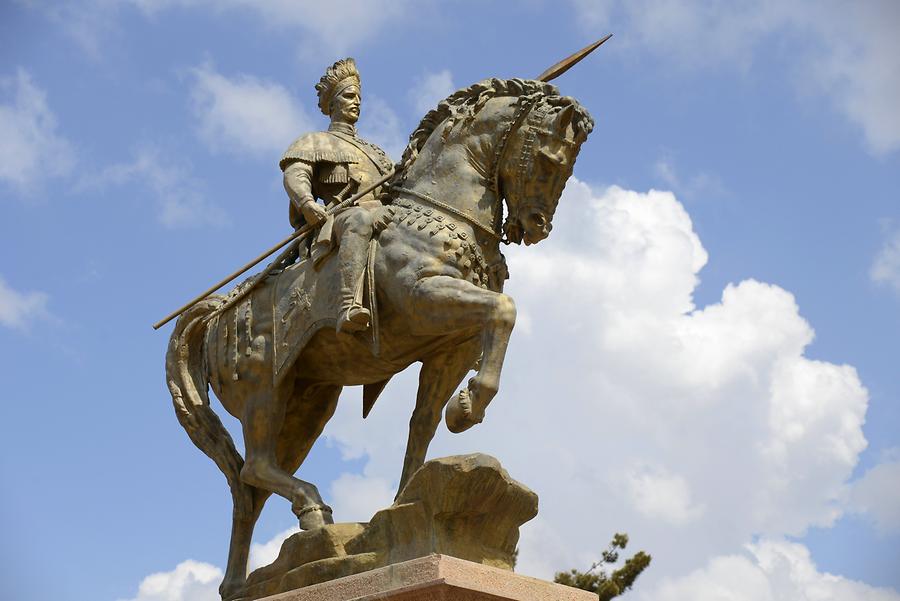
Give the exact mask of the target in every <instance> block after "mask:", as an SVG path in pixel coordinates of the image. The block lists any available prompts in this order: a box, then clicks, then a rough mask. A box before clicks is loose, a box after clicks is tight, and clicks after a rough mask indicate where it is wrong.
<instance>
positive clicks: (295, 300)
mask: <svg viewBox="0 0 900 601" xmlns="http://www.w3.org/2000/svg"><path fill="white" fill-rule="evenodd" d="M376 248H377V243H376V240H375V239H374V238H373V239H372V240H370V241H369V246H368V250H367V253H366V268H365V271H364V273H363V282H362V286H361V287H360V290H359V292H358V295H359V297H360V298H359V300H360V301H361V304H362V306H364V307H365V308H367V309H368V310H369V312H370V313H371V315H372V316H371V324H372V325H371V327H370V328H369V329H368V330H366V331H365V332H360V333H359V334H355V335H356V336H360V337H364V338H365V339H366V341H367V342H368V344H369V345H370V348H371V350H372V354H374V355H378V352H379V335H378V310H377V309H378V307H377V306H376V301H375V270H374V264H375V251H376ZM335 257H336V254H335V253H329V254H328V256H326V257H323V258H322V259H321V260H320V261H317V260H315V259H314V258H313V257H310V256H306V257H304V258H302V259H301V260H300V261H299V262H298V263H295V264H293V265H290V266H288V267H286V268H285V269H284V270H283V271H282V272H281V273H280V274H278V275H277V278H276V281H275V290H274V298H273V305H274V307H273V311H272V321H273V324H272V335H273V344H274V357H275V365H274V372H273V376H274V379H275V384H276V385H277V384H279V383H280V381H281V378H282V377H283V374H284V373H285V372H287V371H288V368H289V367H290V366H291V365H292V364H293V363H294V361H296V360H297V358H298V357H299V356H300V354H301V353H302V352H303V349H304V348H305V347H306V344H307V343H308V342H309V340H310V339H311V338H312V337H313V335H314V334H315V333H316V332H318V331H319V330H321V329H323V328H331V329H334V328H335V325H336V323H337V315H338V311H339V309H340V302H341V281H340V278H341V275H340V270H339V266H338V261H337V260H335Z"/></svg>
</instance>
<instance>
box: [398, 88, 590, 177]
mask: <svg viewBox="0 0 900 601" xmlns="http://www.w3.org/2000/svg"><path fill="white" fill-rule="evenodd" d="M532 95H539V96H541V97H542V101H547V102H549V103H550V104H553V105H554V106H568V105H574V106H575V108H576V113H577V115H578V118H577V119H576V120H575V123H574V125H575V128H576V134H577V135H581V136H583V138H584V137H587V135H588V134H589V133H590V132H591V130H592V129H593V126H594V121H593V119H592V118H591V116H590V115H589V114H588V112H587V111H586V110H585V109H584V107H582V106H581V105H580V104H579V103H578V102H577V101H576V100H575V99H574V98H571V97H568V96H560V95H559V89H558V88H557V87H556V86H554V85H552V84H549V83H546V82H543V81H538V80H533V79H518V78H514V79H497V78H492V79H485V80H482V81H479V82H478V83H476V84H473V85H471V86H469V87H467V88H462V89H460V90H457V91H456V92H454V93H452V94H451V95H450V96H448V97H447V98H445V99H444V100H442V101H441V102H440V103H438V105H437V108H435V109H433V110H431V111H428V113H427V114H426V115H425V116H424V117H423V118H422V121H421V122H420V123H419V126H418V127H416V129H415V130H414V131H413V133H412V134H411V135H410V136H409V143H408V144H407V145H406V149H405V150H404V151H403V157H402V158H401V159H400V163H399V165H398V169H397V170H396V173H397V176H396V177H395V178H394V181H392V182H391V183H392V184H394V183H396V182H397V180H402V179H403V177H404V173H405V172H406V169H407V168H408V167H409V166H410V165H411V164H412V163H413V161H415V160H416V157H418V156H419V151H420V150H421V149H422V147H423V146H425V142H426V141H427V140H428V138H429V136H431V134H432V133H433V132H434V130H435V129H436V128H437V127H438V126H439V125H440V124H441V123H443V122H444V121H446V120H448V119H450V120H452V121H451V123H450V127H452V126H453V122H455V121H457V120H462V121H471V120H472V119H474V118H475V115H477V114H478V111H480V110H481V109H482V108H483V107H484V105H485V104H486V103H487V101H488V100H491V99H492V98H504V97H513V96H514V97H519V98H521V97H523V96H532ZM583 138H582V139H583Z"/></svg>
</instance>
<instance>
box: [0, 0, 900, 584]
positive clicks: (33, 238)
mask: <svg viewBox="0 0 900 601" xmlns="http://www.w3.org/2000/svg"><path fill="white" fill-rule="evenodd" d="M334 15H341V16H342V18H335V16H334ZM898 26H900V5H898V4H897V3H895V2H892V1H883V2H878V1H867V2H860V3H855V4H853V5H846V4H844V3H839V2H832V1H826V2H815V3H813V2H793V3H777V2H773V1H769V0H747V1H744V2H740V3H724V2H714V3H700V2H685V3H678V4H675V3H671V2H667V1H665V0H639V1H634V2H628V3H618V2H606V1H598V2H587V1H575V0H573V1H570V2H562V3H550V2H543V1H540V0H530V1H528V2H522V3H516V4H509V3H500V2H494V3H474V2H456V3H449V2H448V3H436V2H427V1H425V2H415V3H413V2H402V1H400V2H390V3H389V2H386V1H373V2H366V3H355V2H349V1H341V2H329V3H321V4H319V3H305V4H304V3H293V2H275V1H273V2H264V3H251V2H244V1H241V0H228V1H225V2H215V3H214V2H209V1H206V0H181V1H178V0H172V1H165V0H136V1H134V2H123V3H114V2H106V1H101V0H96V1H93V2H84V3H49V2H48V3H44V2H22V3H12V4H4V6H3V7H2V8H0V57H2V58H0V210H2V215H3V218H2V219H0V240H2V242H0V244H2V246H0V251H2V252H0V256H2V262H0V360H2V365H3V366H4V370H3V373H4V374H5V375H6V377H5V381H6V384H5V387H4V390H5V394H4V397H5V398H4V400H5V402H4V408H5V416H4V419H3V420H0V424H2V425H0V440H2V441H3V442H2V444H3V453H2V458H0V470H2V472H0V473H2V475H3V484H2V495H0V525H2V528H3V532H4V537H3V543H2V544H0V565H2V566H3V568H2V569H3V570H4V574H3V575H4V582H5V583H6V584H5V585H4V590H6V591H10V592H9V595H10V596H9V598H11V599H22V600H31V599H35V600H36V599H45V598H51V597H52V598H56V599H60V600H67V599H72V600H75V599H97V600H109V601H116V600H126V599H127V600H131V599H140V600H141V601H151V600H161V599H167V600H170V601H172V600H174V601H198V600H201V599H203V600H205V599H213V598H215V593H214V592H215V588H216V587H217V586H218V580H219V579H220V578H221V574H220V572H219V569H220V568H221V566H222V565H223V564H224V558H225V552H226V550H227V538H228V527H229V522H230V520H229V516H230V511H231V509H230V505H229V503H230V501H229V497H228V492H227V487H226V485H225V482H224V479H223V478H222V477H221V475H220V474H218V473H217V470H216V468H215V466H214V465H213V464H212V463H211V462H210V461H209V460H208V459H207V458H206V457H205V456H203V455H202V454H201V453H200V452H199V451H197V450H196V449H195V448H194V447H193V446H192V444H191V443H190V441H189V440H188V438H187V436H186V435H185V434H184V432H183V431H182V430H181V428H180V427H179V426H178V424H177V422H176V420H175V419H174V416H173V412H172V409H171V403H170V400H169V397H168V393H167V390H166V387H165V383H164V378H163V354H164V351H165V347H166V343H167V339H168V333H169V331H170V328H171V326H168V327H167V328H166V329H165V330H164V331H160V332H154V331H153V330H151V328H150V324H151V323H153V322H154V321H156V320H157V319H159V318H160V317H162V316H163V315H165V314H166V313H168V312H169V311H170V310H172V309H173V308H175V307H176V306H178V305H180V304H181V303H182V302H184V301H185V300H187V299H188V298H190V297H192V296H193V295H194V294H196V293H197V292H199V291H200V290H202V289H204V288H205V287H206V286H208V285H209V284H210V283H212V282H213V281H215V280H216V279H217V278H219V277H220V276H222V275H223V274H225V273H228V272H230V271H231V270H232V269H234V268H235V267H237V266H239V265H241V264H243V263H244V262H245V261H247V260H248V259H250V258H252V257H253V256H255V255H256V254H257V253H258V252H259V251H260V250H262V249H264V248H266V247H268V246H270V245H271V244H273V243H274V242H275V241H277V240H280V239H281V238H283V237H284V236H285V235H286V234H287V233H288V231H289V225H288V222H287V199H286V198H285V195H284V191H283V189H282V186H281V181H280V177H279V176H280V172H279V170H278V167H277V162H278V159H279V157H280V155H281V152H282V150H283V149H284V148H285V147H286V146H287V144H288V143H289V142H290V141H291V140H292V139H293V138H294V137H296V136H297V135H299V134H300V133H303V132H305V131H309V130H313V129H318V128H323V127H324V126H325V125H326V122H325V119H324V117H322V116H321V115H320V114H318V111H317V110H316V105H315V96H314V90H313V84H314V83H315V82H316V81H317V80H318V78H319V76H320V75H321V73H322V70H323V69H324V68H325V67H326V66H327V65H329V64H331V62H333V61H334V60H335V59H337V58H341V57H343V56H346V55H352V56H355V57H356V59H357V62H358V64H359V67H360V70H361V72H362V76H363V97H364V98H363V103H364V104H363V114H362V117H361V120H360V128H361V131H362V132H363V134H364V135H366V136H368V137H369V138H371V139H372V140H373V141H375V142H377V143H379V144H381V145H382V146H383V147H384V148H385V149H386V150H388V152H389V153H390V154H392V156H393V157H394V158H395V159H396V158H399V150H400V149H401V148H402V147H403V145H404V143H405V139H406V137H407V135H408V133H409V132H410V131H411V130H412V128H413V127H414V126H415V125H416V123H417V122H418V119H419V118H420V117H421V116H422V114H423V113H424V112H425V111H426V110H428V109H429V108H431V107H432V106H433V105H435V104H436V102H437V101H438V100H439V99H441V98H442V97H443V96H445V95H446V94H448V93H449V92H451V91H453V90H455V89H456V88H458V87H462V86H465V85H468V84H470V83H472V82H474V81H477V80H479V79H482V78H484V77H490V76H498V77H513V76H520V77H533V76H535V75H537V74H538V73H540V72H541V71H543V70H544V69H545V68H546V67H547V66H548V65H550V64H552V63H554V62H556V61H557V60H559V59H560V58H562V57H563V56H565V55H567V54H569V53H570V52H572V51H574V50H575V49H577V48H580V47H581V46H583V45H585V44H587V43H588V42H590V41H592V40H594V39H597V38H599V37H601V36H602V35H603V34H605V33H607V32H613V33H614V37H613V39H612V40H611V41H610V42H609V43H607V45H605V46H604V47H602V48H601V49H600V50H598V51H597V52H596V53H595V54H594V55H592V56H591V57H590V58H589V59H587V60H586V61H584V62H583V63H582V64H580V65H578V67H577V68H575V69H573V70H571V71H570V72H568V73H567V74H565V75H564V76H563V77H561V78H560V79H559V80H558V81H557V82H555V83H557V84H558V85H559V87H560V89H561V91H562V92H563V93H564V94H568V95H571V96H574V97H576V98H578V99H579V100H580V101H581V102H582V103H583V104H585V105H586V106H587V107H588V108H589V110H590V111H591V112H592V114H593V115H594V118H595V119H596V121H597V127H596V129H595V131H594V133H593V134H592V135H591V137H590V139H589V140H588V142H587V143H586V144H585V145H584V147H583V149H582V152H581V155H580V157H579V159H578V164H577V166H576V169H575V177H574V179H573V180H572V181H571V182H570V184H569V186H568V187H567V190H566V193H565V196H564V198H563V201H562V202H561V204H560V208H559V211H558V213H557V217H556V223H555V227H554V230H553V235H552V236H551V237H550V239H548V240H547V241H546V242H543V243H542V244H540V245H539V246H537V247H530V248H528V249H511V250H510V251H509V253H508V257H509V262H510V270H511V273H512V275H511V280H510V282H509V288H508V292H509V293H510V294H511V295H513V296H514V297H515V298H516V300H517V303H518V307H519V323H518V325H517V328H516V331H515V333H514V336H513V340H512V343H511V348H510V353H509V357H508V360H507V365H506V368H505V371H504V376H503V382H502V389H501V392H500V393H499V395H498V397H497V398H496V399H495V401H494V402H493V403H492V405H491V407H490V409H489V413H488V417H487V419H486V420H485V422H484V423H483V424H481V425H480V426H479V427H478V428H475V429H474V430H472V431H470V432H467V433H465V434H463V435H458V436H454V435H452V434H450V433H449V432H446V431H444V430H441V431H439V433H438V436H437V438H436V440H435V442H434V445H433V447H432V451H431V456H432V457H436V456H441V455H444V454H450V453H461V452H468V451H473V450H483V451H486V452H490V453H492V454H494V455H495V456H497V457H498V458H499V459H500V461H501V462H502V463H503V464H504V465H505V466H506V467H507V469H509V471H510V473H511V474H512V475H513V476H514V477H516V478H517V479H519V480H521V481H523V482H525V483H526V484H528V485H529V486H530V487H532V488H533V489H534V490H535V491H536V492H538V494H539V495H540V497H541V513H540V515H539V517H538V518H537V519H536V520H535V521H534V522H533V523H530V524H529V525H527V526H526V527H525V529H523V535H522V541H521V548H522V555H521V563H520V571H522V572H525V573H528V574H532V575H536V576H540V577H545V578H546V577H549V576H551V575H552V572H553V570H555V569H564V568H569V567H578V566H587V565H590V563H591V561H593V559H595V558H596V557H597V556H598V554H599V552H600V550H601V549H602V548H603V546H604V545H605V542H606V541H607V540H608V539H609V537H610V536H611V534H612V533H613V532H615V531H618V530H627V531H628V532H629V533H630V534H631V535H632V541H633V543H632V544H633V546H634V547H635V548H643V549H646V550H648V551H649V552H651V553H652V554H653V555H654V563H653V566H652V567H651V569H650V571H649V572H648V573H647V574H646V575H645V576H643V577H642V580H641V581H640V582H639V585H638V587H637V589H636V590H635V591H634V592H633V593H631V595H632V596H633V597H634V598H635V599H638V598H640V599H645V598H646V599H651V598H652V599H663V600H668V599H673V600H675V599H685V598H693V599H700V600H706V599H709V600H712V599H722V598H724V597H723V592H722V591H726V590H727V591H731V594H733V595H734V596H732V597H729V598H733V599H747V600H751V599H752V600H753V601H757V600H767V599H772V600H787V599H790V600H794V599H807V598H808V599H836V600H837V599H840V600H841V601H847V600H857V599H858V600H870V599H871V600H876V599H877V600H879V601H882V600H897V599H900V569H898V567H900V509H898V508H900V404H898V400H900V380H898V377H897V372H898V367H897V365H898V364H897V357H900V169H898V166H900V111H898V110H897V108H896V107H897V106H900V38H898V37H897V36H896V31H897V28H898ZM560 291H566V293H565V294H562V295H561V294H560V293H559V292H560ZM411 371H412V370H411ZM414 386H415V374H414V373H408V374H404V376H402V377H399V378H397V379H395V381H393V382H392V383H391V385H390V386H389V388H388V389H387V391H386V392H385V394H384V396H383V397H382V399H381V400H380V401H379V403H378V405H377V406H376V408H375V410H374V411H373V413H372V415H371V416H370V418H369V419H368V420H367V421H366V422H362V420H361V419H360V417H359V406H360V396H361V395H360V391H359V390H356V389H348V390H347V391H346V392H345V394H344V396H343V398H342V402H341V406H340V407H339V410H338V413H337V415H336V416H335V418H334V419H333V421H332V423H331V424H330V425H329V427H328V429H327V430H326V432H325V436H324V437H323V439H322V440H321V441H320V443H318V444H317V446H316V447H315V449H314V451H313V453H312V455H311V456H310V458H309V459H308V461H307V463H306V464H305V465H304V466H303V467H302V468H301V471H300V474H301V475H302V476H303V477H304V478H305V479H307V480H311V481H314V482H316V483H317V484H318V485H319V488H320V490H322V491H323V492H324V493H325V494H326V498H327V500H328V501H329V502H330V503H331V504H332V505H333V506H334V507H335V511H336V518H337V519H339V520H365V519H367V518H368V517H369V516H370V515H371V514H372V512H373V511H374V510H375V509H377V508H378V507H381V506H383V505H384V504H385V503H387V502H388V500H389V499H390V498H391V497H392V496H393V492H394V487H395V486H396V479H397V477H398V475H399V468H400V465H401V460H402V452H403V446H404V444H405V423H406V421H407V419H408V415H409V411H410V408H411V403H412V398H413V396H414ZM228 425H229V427H232V428H233V427H234V423H233V422H229V423H228ZM293 526H294V518H293V516H292V514H291V513H290V511H289V508H288V506H287V503H286V502H283V501H280V500H273V501H271V502H270V504H269V506H268V507H267V510H266V512H265V513H264V514H263V517H262V519H261V521H260V524H259V526H258V529H257V533H256V540H257V541H258V546H257V547H255V551H254V559H255V561H257V562H262V561H265V559H266V558H267V557H269V558H270V557H272V554H273V552H277V548H278V545H279V544H280V540H281V538H283V536H284V533H285V532H286V531H288V530H289V529H290V528H292V527H293ZM151 574H155V575H154V576H152V577H149V576H150V575H151Z"/></svg>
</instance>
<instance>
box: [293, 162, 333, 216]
mask: <svg viewBox="0 0 900 601" xmlns="http://www.w3.org/2000/svg"><path fill="white" fill-rule="evenodd" d="M312 181H313V166H312V164H311V163H307V162H306V161H294V162H293V163H291V164H290V165H288V166H287V167H286V168H285V170H284V189H285V190H286V191H287V193H288V197H289V198H290V199H291V204H292V205H293V207H294V209H295V210H296V212H297V213H298V214H301V215H303V218H304V219H306V222H307V223H309V224H311V225H318V224H319V223H320V222H321V221H323V220H324V219H325V209H324V208H323V207H322V206H321V205H319V204H318V203H317V202H316V197H315V196H314V195H313V190H312ZM293 225H294V227H298V224H296V223H295V224H293Z"/></svg>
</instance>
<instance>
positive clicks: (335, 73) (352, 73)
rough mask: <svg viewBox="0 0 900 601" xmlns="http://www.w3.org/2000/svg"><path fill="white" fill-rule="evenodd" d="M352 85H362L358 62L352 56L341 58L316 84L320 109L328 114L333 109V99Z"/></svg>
mask: <svg viewBox="0 0 900 601" xmlns="http://www.w3.org/2000/svg"><path fill="white" fill-rule="evenodd" d="M351 85H355V86H356V87H360V81H359V71H357V70H356V62H355V61H354V60H353V59H352V58H345V59H342V60H339V61H337V62H336V63H334V64H333V65H331V66H330V67H328V69H327V70H326V71H325V75H323V76H322V79H320V80H319V83H317V84H316V92H318V94H319V109H320V110H321V111H322V112H323V113H325V114H326V115H328V114H329V112H330V110H331V99H332V98H334V97H335V96H337V95H338V94H340V93H341V92H343V91H344V89H345V88H347V86H351Z"/></svg>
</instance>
